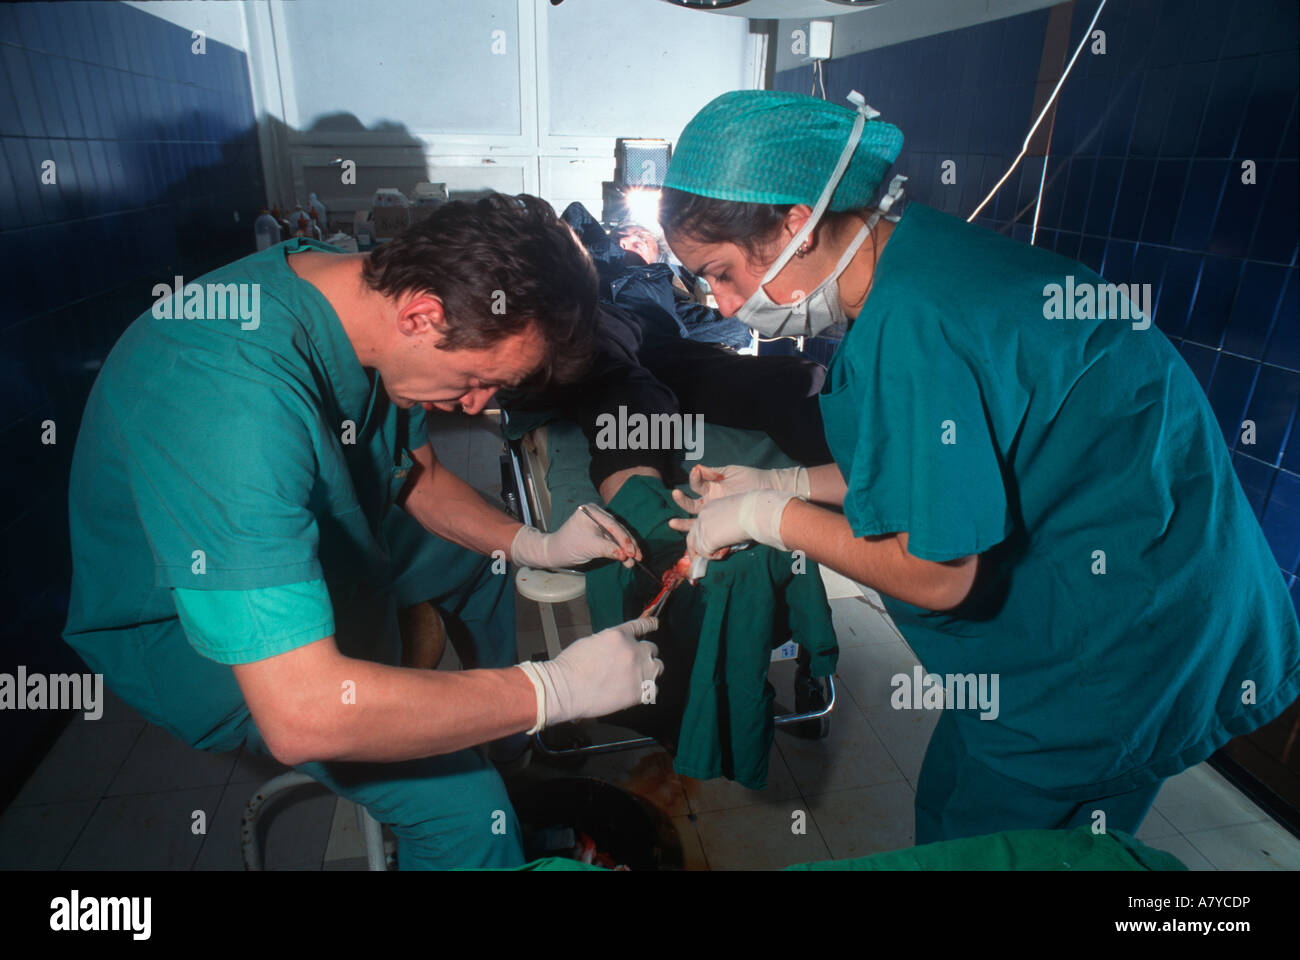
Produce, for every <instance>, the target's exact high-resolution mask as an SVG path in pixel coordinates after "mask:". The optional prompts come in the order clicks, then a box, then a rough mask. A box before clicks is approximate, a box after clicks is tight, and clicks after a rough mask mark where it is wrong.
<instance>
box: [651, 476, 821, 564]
mask: <svg viewBox="0 0 1300 960" xmlns="http://www.w3.org/2000/svg"><path fill="white" fill-rule="evenodd" d="M794 499H795V495H794V494H793V493H790V492H788V491H783V490H751V491H749V492H748V493H742V494H740V495H739V496H734V497H722V498H721V499H716V500H706V501H704V502H703V504H702V505H701V506H700V510H699V513H698V514H696V516H695V519H693V520H687V519H685V518H682V517H679V518H675V519H672V520H669V521H668V525H669V526H670V527H672V528H673V529H674V530H681V531H683V532H686V534H687V537H686V549H687V552H689V553H690V554H691V555H692V556H697V557H707V558H708V559H710V560H717V559H719V558H720V556H721V553H722V551H723V550H724V549H726V548H727V547H734V546H735V545H736V544H738V543H744V542H745V541H746V540H754V541H757V542H758V543H763V544H766V545H767V546H769V547H775V548H776V549H778V550H785V549H787V548H786V545H785V543H784V541H782V539H781V516H782V515H783V514H784V513H785V508H786V504H788V503H789V502H790V501H791V500H794Z"/></svg>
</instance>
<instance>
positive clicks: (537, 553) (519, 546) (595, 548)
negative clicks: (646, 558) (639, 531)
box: [510, 503, 641, 570]
mask: <svg viewBox="0 0 1300 960" xmlns="http://www.w3.org/2000/svg"><path fill="white" fill-rule="evenodd" d="M584 506H586V508H587V509H588V510H590V511H591V512H592V513H594V514H595V515H596V517H597V519H599V520H600V522H601V523H602V524H603V525H604V527H605V529H606V530H608V531H609V532H610V533H612V534H613V535H614V536H615V537H617V538H618V543H617V544H615V543H614V542H613V541H611V540H610V539H608V538H607V537H606V536H605V535H604V534H603V533H601V532H600V528H599V527H597V526H596V524H595V523H594V522H593V521H592V519H591V518H590V517H588V516H587V515H586V514H584V513H583V512H582V511H581V510H575V511H573V516H571V517H569V519H568V520H566V521H564V523H563V525H562V526H561V527H560V529H559V530H556V531H555V532H554V533H542V531H540V530H538V529H537V528H536V527H529V526H524V527H520V528H519V532H518V533H516V534H515V539H514V541H513V542H511V544H510V559H511V560H512V561H514V562H515V563H516V564H521V565H523V566H526V567H538V568H542V569H552V570H553V569H556V568H560V567H576V566H578V565H579V564H583V563H586V562H587V561H588V560H595V559H596V558H597V557H609V558H610V559H611V560H619V561H621V562H622V564H623V566H625V567H630V566H632V564H633V563H634V562H636V561H637V560H640V559H641V549H640V548H639V547H638V546H637V545H636V541H635V540H633V539H632V535H631V534H630V533H628V532H627V530H625V529H624V528H623V525H622V524H620V523H619V522H618V521H617V520H615V519H614V518H613V517H612V516H611V515H610V514H609V512H608V511H606V510H605V509H603V508H602V507H600V506H599V505H598V504H594V503H588V504H584Z"/></svg>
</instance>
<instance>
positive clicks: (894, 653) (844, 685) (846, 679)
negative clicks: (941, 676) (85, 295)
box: [835, 642, 917, 714]
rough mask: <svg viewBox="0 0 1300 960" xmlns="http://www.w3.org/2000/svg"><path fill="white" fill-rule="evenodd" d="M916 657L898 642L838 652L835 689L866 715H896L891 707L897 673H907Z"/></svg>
mask: <svg viewBox="0 0 1300 960" xmlns="http://www.w3.org/2000/svg"><path fill="white" fill-rule="evenodd" d="M916 664H917V660H916V657H915V656H913V655H912V651H911V650H909V649H907V647H905V646H904V645H903V644H901V643H897V642H895V643H870V644H866V645H865V646H861V647H848V648H847V649H844V650H841V651H840V660H839V665H838V666H837V667H836V668H835V674H836V678H837V680H838V681H839V682H838V683H837V684H836V686H837V688H838V689H839V690H840V691H842V692H845V693H847V694H848V695H849V696H850V697H851V698H852V700H853V702H854V703H856V704H857V705H858V707H859V708H860V709H861V710H862V711H863V712H864V713H867V714H873V713H877V712H882V711H883V712H890V713H892V712H895V711H894V708H893V707H892V706H891V705H890V702H889V701H890V698H891V697H892V696H893V694H894V687H893V686H892V685H891V683H890V681H891V680H892V679H893V677H894V676H895V675H896V674H900V673H902V674H907V675H908V676H909V677H910V676H911V673H912V668H913V667H914V666H916Z"/></svg>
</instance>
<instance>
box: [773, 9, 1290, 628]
mask: <svg viewBox="0 0 1300 960" xmlns="http://www.w3.org/2000/svg"><path fill="white" fill-rule="evenodd" d="M1096 9H1097V5H1096V4H1095V3H1092V2H1080V3H1078V4H1076V6H1075V9H1074V14H1073V23H1072V25H1071V38H1070V48H1069V52H1070V53H1072V52H1073V50H1074V46H1075V44H1077V43H1078V41H1079V39H1080V37H1082V35H1083V32H1084V30H1085V29H1086V27H1087V26H1088V23H1089V21H1090V20H1091V18H1092V15H1093V13H1094V12H1095V11H1096ZM1297 9H1298V8H1297V5H1296V4H1295V3H1294V2H1293V0H1278V2H1271V0H1252V2H1251V3H1235V4H1223V3H1218V2H1213V0H1126V2H1117V0H1111V2H1110V3H1108V4H1107V6H1106V9H1105V10H1104V11H1103V12H1102V14H1101V17H1100V19H1099V20H1098V23H1097V27H1098V28H1100V29H1102V30H1104V31H1105V32H1106V41H1107V51H1106V54H1105V55H1104V56H1100V55H1094V54H1092V53H1091V52H1090V51H1089V49H1088V48H1086V47H1085V49H1084V52H1083V54H1081V56H1080V58H1079V61H1078V63H1077V65H1076V66H1075V69H1074V71H1073V72H1072V73H1071V75H1070V77H1069V79H1068V80H1067V81H1066V83H1065V85H1064V86H1063V87H1062V90H1061V95H1060V101H1059V106H1058V110H1057V114H1056V119H1055V124H1054V126H1053V129H1052V140H1051V150H1050V155H1049V158H1048V161H1047V174H1046V181H1045V186H1044V193H1043V202H1042V208H1041V210H1040V211H1039V233H1038V236H1037V239H1036V242H1037V243H1038V244H1039V245H1040V246H1048V247H1051V248H1054V249H1056V250H1057V251H1058V252H1061V253H1063V254H1065V255H1067V256H1070V257H1073V258H1076V259H1078V260H1080V261H1082V262H1083V263H1085V264H1086V265H1088V266H1089V267H1092V268H1093V269H1095V270H1098V271H1099V272H1101V273H1102V275H1103V276H1105V277H1106V279H1108V280H1111V281H1113V282H1116V283H1129V282H1135V283H1150V284H1151V285H1152V290H1153V296H1154V298H1155V304H1156V306H1155V322H1156V324H1157V325H1158V326H1159V327H1160V329H1161V330H1163V331H1164V332H1165V334H1166V335H1168V336H1169V337H1170V339H1172V340H1173V342H1174V343H1175V344H1176V345H1178V347H1179V349H1180V350H1181V351H1182V353H1183V356H1184V357H1185V358H1186V360H1187V362H1188V364H1189V365H1190V366H1191V368H1192V369H1193V370H1194V371H1195V373H1196V375H1197V377H1198V378H1199V379H1200V381H1201V384H1202V386H1203V387H1204V388H1205V390H1206V392H1207V393H1208V395H1209V398H1210V403H1211V405H1212V406H1213V408H1214V410H1215V412H1216V413H1217V414H1218V417H1219V421H1220V424H1221V425H1222V427H1223V431H1224V439H1225V441H1226V442H1227V444H1228V446H1229V447H1230V449H1232V451H1233V463H1234V464H1235V466H1236V469H1237V475H1238V476H1239V477H1240V479H1241V483H1242V486H1243V487H1244V488H1245V490H1246V493H1247V495H1248V496H1249V497H1250V500H1251V502H1252V503H1253V504H1254V505H1255V510H1256V513H1257V515H1258V516H1259V518H1260V523H1261V525H1262V526H1263V528H1264V532H1265V533H1266V534H1267V536H1268V539H1269V543H1270V544H1271V546H1272V548H1273V551H1274V554H1275V556H1276V557H1277V561H1278V564H1279V565H1280V566H1281V568H1282V571H1283V574H1284V576H1285V577H1286V579H1287V582H1288V583H1289V584H1290V586H1291V593H1292V597H1293V599H1295V600H1296V602H1297V604H1298V605H1300V577H1298V576H1297V575H1298V574H1300V423H1297V418H1298V416H1300V414H1298V410H1300V302H1298V300H1297V290H1296V279H1297V277H1296V275H1297V266H1296V251H1297V222H1298V220H1300V211H1298V210H1297V198H1296V197H1297V194H1296V187H1297V132H1296V124H1297V89H1298V88H1300V83H1298V81H1297V47H1298V45H1297ZM1048 14H1049V11H1047V10H1042V11H1037V12H1035V13H1030V14H1024V15H1021V16H1017V17H1010V18H1007V19H1004V20H1000V21H995V22H993V23H986V24H982V25H979V26H976V27H970V28H967V29H964V30H958V31H954V32H951V33H947V34H941V35H939V36H934V37H926V38H922V39H919V40H914V41H911V42H908V43H903V44H897V45H895V46H892V47H886V48H883V49H880V50H873V51H867V52H865V53H861V54H857V55H855V56H852V57H847V58H845V59H843V60H836V61H831V62H830V63H829V64H827V65H826V92H827V95H828V96H829V97H830V98H831V99H832V100H841V101H842V98H843V97H844V95H845V94H846V93H847V92H848V91H849V90H850V89H857V90H860V91H861V92H862V93H863V94H864V95H865V96H866V98H867V102H868V103H870V104H872V105H873V106H875V107H876V108H877V109H879V110H881V112H882V113H883V115H884V118H885V119H887V120H895V121H896V122H897V123H898V125H899V126H900V128H901V129H902V130H903V133H904V135H905V137H906V143H905V146H904V151H903V154H902V155H901V156H900V157H899V160H898V164H897V168H898V171H899V172H902V173H907V174H909V175H911V176H912V180H911V182H910V183H909V191H908V195H909V196H910V197H912V198H914V199H917V200H919V201H920V202H922V203H926V204H929V205H931V206H935V207H938V208H940V209H943V210H947V211H949V212H952V213H960V214H962V215H963V216H967V215H969V214H970V212H971V211H972V210H973V209H974V207H975V204H976V203H978V199H976V198H977V197H978V198H982V197H983V196H984V195H985V194H986V193H987V191H988V187H989V186H991V185H992V183H993V182H995V181H996V179H997V177H999V176H1001V174H1002V172H1003V171H1004V170H1005V169H1006V167H1007V165H1008V164H1009V163H1010V161H1011V160H1012V159H1013V158H1014V156H1015V154H1016V153H1017V152H1019V149H1020V144H1021V142H1022V141H1023V138H1024V135H1025V133H1026V132H1027V131H1028V129H1029V125H1030V124H1031V123H1032V122H1033V119H1034V118H1033V115H1032V107H1033V84H1034V80H1035V79H1036V76H1037V72H1038V65H1039V62H1040V59H1041V53H1042V47H1043V41H1044V36H1045V31H1046V28H1047V21H1048ZM810 75H811V70H810V69H809V68H806V67H804V68H799V69H797V70H790V71H786V72H784V73H781V74H779V75H778V76H777V83H776V86H777V88H778V89H785V90H799V91H804V92H806V91H807V90H808V89H809V82H810ZM942 159H954V160H956V161H957V163H958V169H959V171H961V170H966V171H969V175H967V176H965V177H963V178H962V179H963V180H964V181H965V185H964V186H962V187H960V188H959V187H954V186H944V185H943V184H941V183H940V182H939V177H938V173H937V170H938V162H939V161H940V160H942ZM1243 160H1253V161H1254V162H1255V165H1256V177H1257V182H1256V183H1255V184H1254V185H1246V184H1243V183H1242V179H1241V174H1242V161H1243ZM1042 169H1043V168H1042V166H1041V162H1039V161H1035V160H1033V158H1028V157H1027V158H1026V159H1025V160H1024V161H1022V163H1021V165H1020V169H1019V170H1018V171H1017V172H1016V173H1015V174H1013V176H1012V178H1011V179H1010V180H1009V181H1008V182H1007V183H1006V184H1005V185H1004V186H1003V188H1002V190H1001V192H1000V194H999V197H998V198H997V200H996V204H995V205H994V204H991V205H990V207H986V208H985V211H984V214H985V215H983V216H981V217H979V218H978V219H977V220H976V222H977V223H981V224H983V225H985V226H988V227H991V228H994V229H1000V230H1002V231H1003V232H1009V233H1011V234H1012V235H1013V236H1015V237H1017V238H1019V239H1022V240H1028V239H1029V235H1030V228H1029V224H1030V223H1031V222H1032V219H1033V201H1034V196H1035V194H1036V192H1037V189H1038V183H1039V180H1040V177H1041V175H1042ZM977 178H978V184H979V186H978V189H977V188H976V187H975V185H974V184H975V182H976V179H977ZM990 178H992V179H990ZM1017 211H1023V212H1022V214H1021V216H1020V218H1019V220H1018V221H1017V222H1012V221H1013V219H1014V217H1015V214H1016V212H1017ZM1008 226H1010V230H1008V229H1007V227H1008ZM1247 419H1249V420H1253V421H1254V422H1255V430H1256V433H1255V440H1256V442H1255V443H1254V444H1253V445H1250V444H1245V443H1243V442H1242V431H1241V424H1242V421H1243V420H1247Z"/></svg>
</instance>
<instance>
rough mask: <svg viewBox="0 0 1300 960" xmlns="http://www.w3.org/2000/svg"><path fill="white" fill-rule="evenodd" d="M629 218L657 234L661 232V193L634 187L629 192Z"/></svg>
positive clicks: (627, 197)
mask: <svg viewBox="0 0 1300 960" xmlns="http://www.w3.org/2000/svg"><path fill="white" fill-rule="evenodd" d="M626 200H627V216H628V219H629V220H631V221H632V222H633V223H639V224H641V226H643V227H647V228H649V229H650V230H652V231H654V232H655V233H658V232H659V191H658V190H649V189H645V188H643V187H634V188H632V189H631V190H629V191H628V192H627V195H626Z"/></svg>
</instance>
